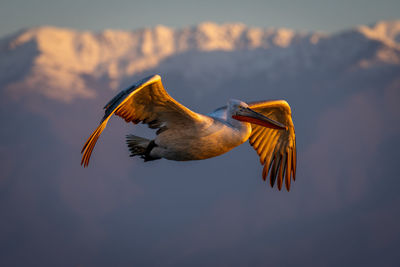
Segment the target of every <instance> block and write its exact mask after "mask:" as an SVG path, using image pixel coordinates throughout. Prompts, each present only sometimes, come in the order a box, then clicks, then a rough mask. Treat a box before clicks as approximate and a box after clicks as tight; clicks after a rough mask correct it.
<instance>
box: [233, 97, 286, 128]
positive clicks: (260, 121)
mask: <svg viewBox="0 0 400 267" xmlns="http://www.w3.org/2000/svg"><path fill="white" fill-rule="evenodd" d="M228 113H229V115H230V116H231V117H232V118H233V119H235V120H238V121H243V122H249V123H254V124H257V125H261V126H264V127H268V128H273V129H279V130H281V129H286V126H285V125H284V124H282V123H280V122H277V121H275V120H273V119H270V118H268V117H266V116H264V115H262V114H261V113H258V112H256V111H254V110H252V109H251V108H250V107H249V105H247V104H246V103H245V102H243V101H240V100H236V99H231V100H229V102H228Z"/></svg>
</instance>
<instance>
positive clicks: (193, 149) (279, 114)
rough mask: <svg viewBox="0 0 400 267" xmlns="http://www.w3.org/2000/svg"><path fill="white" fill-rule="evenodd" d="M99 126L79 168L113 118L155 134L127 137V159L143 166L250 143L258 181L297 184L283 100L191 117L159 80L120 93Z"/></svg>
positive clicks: (233, 105)
mask: <svg viewBox="0 0 400 267" xmlns="http://www.w3.org/2000/svg"><path fill="white" fill-rule="evenodd" d="M104 110H105V114H104V117H103V118H102V120H101V121H100V125H99V126H98V127H97V128H96V129H95V130H94V131H93V133H92V134H91V135H90V137H89V138H88V139H87V141H86V143H85V144H84V146H83V148H82V151H81V154H83V155H82V160H81V165H83V167H87V166H88V164H89V160H90V156H91V154H92V152H93V148H94V146H95V144H96V142H97V140H98V138H99V137H100V135H101V133H102V132H103V130H104V129H105V128H106V125H107V122H108V121H109V119H110V118H111V117H112V115H117V116H119V117H121V118H123V119H124V120H125V121H126V122H127V123H130V122H132V123H133V124H137V123H139V122H141V123H144V124H147V125H148V126H149V127H150V128H151V129H157V131H156V137H155V138H154V139H153V140H150V139H147V138H143V137H139V136H135V135H127V136H126V142H127V145H128V148H129V150H130V152H131V154H130V156H131V157H133V156H139V157H141V158H142V159H144V161H152V160H157V159H161V158H164V159H168V160H175V161H189V160H202V159H208V158H212V157H216V156H219V155H221V154H224V153H226V152H228V151H230V150H231V149H233V148H235V147H237V146H239V145H241V144H242V143H244V142H246V141H247V140H248V141H249V143H250V145H251V146H252V147H253V148H254V149H255V150H256V152H257V154H258V156H259V159H260V163H261V164H262V165H263V170H262V178H263V180H264V181H266V180H267V177H268V174H269V182H270V186H271V187H274V184H275V182H276V184H277V188H278V189H279V190H281V189H282V186H283V182H284V183H285V187H286V189H287V191H289V190H290V185H291V180H292V179H293V181H295V179H296V157H297V156H296V138H295V130H294V125H293V121H292V117H291V108H290V106H289V104H288V103H287V102H286V101H285V100H269V101H258V102H249V103H245V102H243V101H240V100H236V99H230V100H229V101H228V103H227V105H225V106H223V107H220V108H218V109H216V110H214V111H213V112H211V113H209V114H200V113H196V112H194V111H192V110H190V109H188V108H187V107H185V106H183V105H182V104H180V103H179V102H177V101H176V100H175V99H173V98H172V97H171V96H170V95H169V94H168V93H167V91H166V90H165V89H164V86H163V84H162V82H161V77H160V76H159V75H157V74H156V75H152V76H149V77H146V78H144V79H142V80H140V81H138V82H136V83H135V84H133V85H132V86H130V87H129V88H127V89H125V90H122V91H121V92H120V93H119V94H117V95H116V96H115V97H114V98H112V99H111V100H110V101H109V102H108V103H107V104H106V105H105V107H104Z"/></svg>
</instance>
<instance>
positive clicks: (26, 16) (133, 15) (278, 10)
mask: <svg viewBox="0 0 400 267" xmlns="http://www.w3.org/2000/svg"><path fill="white" fill-rule="evenodd" d="M399 14H400V1H399V0H381V1H371V0H335V1H332V0H329V1H327V0H302V1H288V0H271V1H261V0H258V1H257V0H247V1H243V0H240V1H236V0H231V1H229V0H221V1H208V0H202V1H195V0H187V1H179V0H170V1H165V0H164V1H160V0H154V1H132V0H97V1H92V0H68V1H64V0H29V1H28V0H0V18H1V23H0V37H1V36H4V35H6V34H9V33H13V32H15V31H17V30H19V29H22V28H29V27H33V26H40V25H53V26H60V27H69V28H75V29H80V30H95V31H99V30H102V29H110V28H111V29H122V30H132V29H138V28H143V27H148V26H155V25H157V24H163V25H166V26H171V27H175V28H179V27H183V26H188V25H195V24H197V23H200V22H203V21H214V22H217V23H222V22H243V23H245V24H247V25H249V26H260V27H271V26H272V27H287V28H292V29H297V30H304V31H314V30H318V31H324V32H334V31H338V30H341V29H345V28H348V27H351V26H354V25H359V24H371V23H374V22H376V21H378V20H392V19H398V18H400V16H399Z"/></svg>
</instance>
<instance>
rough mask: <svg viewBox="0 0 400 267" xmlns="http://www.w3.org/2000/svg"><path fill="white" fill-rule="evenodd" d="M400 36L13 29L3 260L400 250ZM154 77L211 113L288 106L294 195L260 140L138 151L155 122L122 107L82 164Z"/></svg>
mask: <svg viewBox="0 0 400 267" xmlns="http://www.w3.org/2000/svg"><path fill="white" fill-rule="evenodd" d="M399 44H400V21H391V22H379V23H376V24H375V25H372V26H359V27H355V28H352V29H348V30H344V31H341V32H338V33H334V34H321V33H298V32H295V31H291V30H288V29H261V28H251V27H247V26H246V25H243V24H224V25H217V24H213V23H203V24H200V25H198V26H194V27H187V28H184V29H171V28H168V27H164V26H158V27H155V28H152V29H142V30H138V31H131V32H127V31H112V30H106V31H103V32H99V33H92V32H81V31H75V30H71V29H61V28H55V27H39V28H34V29H28V30H23V31H20V32H18V33H15V34H13V35H9V36H7V37H4V38H2V39H0V119H1V130H0V159H1V160H0V214H1V219H0V236H1V238H0V246H1V247H2V248H4V249H2V250H0V266H28V265H29V266H31V265H34V266H64V265H65V266H115V265H121V266H160V265H161V266H164V265H167V266H192V265H195V266H221V265H222V266H225V265H226V266H246V265H251V266H265V265H266V263H268V265H269V266H354V265H355V266H381V265H382V264H385V263H389V262H393V263H396V262H399V253H398V248H399V242H400V241H399V240H400V230H399V227H398V226H399V225H400V212H399V207H400V197H399V193H398V192H399V191H400V182H399V181H400V180H399V175H398V161H399V160H398V158H399V157H398V149H399V147H400V123H399V118H400V105H399V100H400V48H399ZM154 73H158V74H160V75H161V77H162V80H163V84H164V86H165V88H166V90H167V91H168V93H170V95H171V96H172V97H174V98H175V99H176V100H177V101H179V102H180V103H182V104H184V105H185V106H187V107H188V108H190V109H193V110H194V111H197V112H202V113H208V112H211V111H212V110H213V109H215V108H217V107H220V106H222V105H225V104H226V102H227V101H228V100H229V98H237V99H241V100H243V101H256V100H264V99H285V100H287V101H288V103H289V104H290V106H291V109H292V116H293V121H294V125H295V128H296V140H297V147H298V157H297V158H298V163H297V178H296V182H294V183H293V184H292V187H291V192H290V193H287V192H278V191H277V190H276V189H275V188H274V189H271V188H269V185H268V184H266V183H265V182H264V181H263V180H262V179H261V170H262V168H261V166H260V164H259V159H258V156H257V154H256V152H255V151H254V150H253V149H252V147H251V146H249V145H248V144H247V143H246V144H243V145H241V146H239V147H238V148H236V149H234V150H232V151H231V152H229V153H227V154H224V155H222V156H220V157H216V158H212V159H209V160H205V161H195V162H173V161H167V160H159V161H151V162H146V163H144V162H142V160H141V159H138V158H130V157H129V151H128V149H127V147H126V145H125V140H124V136H125V135H126V134H129V133H133V134H135V135H139V136H144V137H149V136H152V134H154V133H153V132H152V131H151V130H149V129H147V128H146V127H145V126H143V125H132V124H126V123H124V121H123V120H120V119H118V118H117V117H113V119H111V120H110V123H109V124H108V127H107V129H106V130H105V131H104V132H103V134H102V136H101V138H100V139H99V142H98V143H97V145H96V148H95V150H94V153H93V155H92V158H91V165H90V166H89V168H86V169H83V168H82V167H81V166H80V164H79V163H80V160H81V158H80V153H79V152H80V151H81V149H82V145H83V144H84V142H85V141H86V138H87V137H88V136H89V135H90V133H91V131H92V130H93V129H94V128H95V127H97V125H98V121H99V120H100V119H101V118H102V116H103V110H102V107H103V106H104V104H105V103H107V102H108V100H110V99H111V98H112V97H113V96H114V95H115V94H116V93H117V91H118V90H121V89H123V88H125V87H126V86H129V85H131V84H132V83H134V82H136V81H138V80H139V79H141V78H143V77H144V76H146V75H149V74H154ZM110 255H112V258H113V259H115V258H118V260H119V261H118V262H112V261H111V260H110ZM189 258H190V259H196V260H195V262H194V261H190V262H189V261H188V259H189ZM386 265H388V266H390V264H386Z"/></svg>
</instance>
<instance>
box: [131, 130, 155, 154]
mask: <svg viewBox="0 0 400 267" xmlns="http://www.w3.org/2000/svg"><path fill="white" fill-rule="evenodd" d="M150 142H151V140H149V139H146V138H143V137H139V136H136V135H132V134H129V135H127V136H126V143H127V144H128V148H129V151H130V152H131V154H130V155H129V156H130V157H134V156H144V155H145V154H146V151H147V147H148V146H149V144H150Z"/></svg>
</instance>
